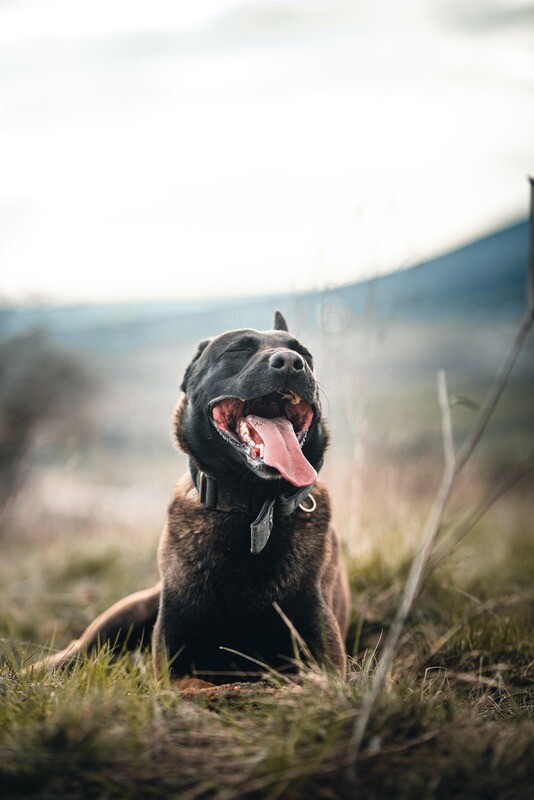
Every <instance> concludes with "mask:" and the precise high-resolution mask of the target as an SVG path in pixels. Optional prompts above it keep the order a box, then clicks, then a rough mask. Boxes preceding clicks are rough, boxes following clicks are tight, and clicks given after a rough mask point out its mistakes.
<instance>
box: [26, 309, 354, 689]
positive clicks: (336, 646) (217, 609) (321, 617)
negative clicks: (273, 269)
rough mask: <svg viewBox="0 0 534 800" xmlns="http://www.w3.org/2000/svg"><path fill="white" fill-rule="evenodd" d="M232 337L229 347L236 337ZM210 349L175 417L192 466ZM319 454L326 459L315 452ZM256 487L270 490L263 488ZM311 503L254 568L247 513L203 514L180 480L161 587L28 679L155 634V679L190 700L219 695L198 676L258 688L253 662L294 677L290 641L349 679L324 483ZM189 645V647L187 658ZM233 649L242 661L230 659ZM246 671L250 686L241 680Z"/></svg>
mask: <svg viewBox="0 0 534 800" xmlns="http://www.w3.org/2000/svg"><path fill="white" fill-rule="evenodd" d="M277 319H278V318H277ZM279 330H284V329H283V328H279ZM235 333H236V334H238V333H239V332H235ZM253 333H257V332H253ZM224 336H225V337H226V339H225V341H227V340H228V336H229V334H225V335H224ZM258 336H263V337H264V339H265V343H264V340H263V339H262V340H261V341H262V347H263V349H266V348H268V347H269V346H270V347H272V342H273V340H274V341H275V344H278V341H279V339H280V336H282V337H283V336H286V334H276V337H278V338H275V337H274V336H272V335H270V337H269V336H268V335H267V334H258ZM219 339H222V337H219ZM213 341H214V342H215V345H214V346H212V348H211V351H210V350H209V349H208V353H207V355H206V356H205V357H204V359H203V362H205V364H204V366H202V362H201V364H200V365H198V363H197V362H198V360H199V357H200V355H202V353H203V352H204V350H205V349H206V343H202V345H201V348H200V349H199V353H198V354H197V356H196V357H195V359H194V360H193V362H192V364H191V365H190V367H189V368H188V371H187V373H186V379H185V380H184V388H185V389H186V391H185V394H184V395H183V397H182V399H181V401H180V402H179V403H178V406H177V408H176V412H175V417H174V423H175V435H176V438H177V441H178V444H179V446H180V447H181V449H183V450H184V451H185V452H186V453H188V454H189V455H190V456H191V457H192V458H193V460H197V458H200V456H199V454H198V452H194V450H195V448H194V447H192V446H191V445H190V443H189V442H190V440H191V435H190V432H189V431H188V432H187V433H186V426H187V421H186V411H187V410H188V402H189V394H188V390H187V386H186V385H185V384H186V381H187V380H188V379H189V380H190V381H194V380H196V377H195V376H196V375H197V373H199V371H200V370H201V369H204V370H207V369H209V367H210V361H209V359H210V358H212V359H213V360H217V359H220V358H221V354H220V352H219V351H218V350H217V343H218V340H217V339H216V340H213ZM291 341H292V342H293V341H295V340H291ZM297 344H298V343H297ZM282 345H283V342H282ZM287 346H288V345H286V347H287ZM212 351H213V352H212ZM210 352H212V355H211V356H210ZM269 352H271V351H269ZM310 375H312V373H311V372H310ZM309 380H313V379H312V378H309ZM215 396H217V391H215ZM317 435H319V436H321V437H322V439H321V442H322V444H321V446H320V449H319V450H318V452H319V455H320V453H322V452H323V451H324V447H325V443H326V432H325V430H324V427H322V428H321V429H320V430H319V431H318V433H317ZM214 438H215V445H216V446H218V447H222V446H223V445H222V444H221V442H219V441H218V437H217V436H215V437H214ZM224 446H226V447H227V445H224ZM314 446H315V447H319V445H313V443H311V444H310V447H314ZM199 466H202V465H199ZM223 469H224V466H223ZM260 484H261V486H262V487H263V486H267V485H269V486H272V485H274V484H273V482H272V481H265V480H264V481H260ZM270 490H271V489H270ZM312 495H313V497H314V499H315V501H316V503H317V507H316V509H315V510H314V511H313V513H306V512H305V511H304V510H302V509H301V508H300V507H299V508H297V509H296V510H295V511H294V512H293V513H292V514H290V515H288V516H284V517H281V516H277V515H276V513H275V518H274V527H273V531H272V534H271V539H270V541H269V544H268V547H267V548H265V550H264V552H262V553H260V555H259V556H255V555H250V553H249V552H248V546H247V538H248V537H249V535H250V532H249V526H250V519H248V518H246V517H245V515H244V514H240V513H232V512H230V511H219V510H217V511H215V510H207V509H206V508H205V507H204V506H203V504H201V503H200V502H199V498H198V493H197V490H196V489H195V487H194V485H193V483H192V480H191V477H190V476H189V475H186V476H184V477H183V478H182V480H181V481H180V482H179V483H178V485H177V487H176V489H175V493H174V498H173V501H172V503H171V505H170V507H169V512H168V517H167V524H166V526H165V529H164V531H163V534H162V537H161V541H160V546H159V550H158V563H159V569H160V575H161V582H160V583H158V584H156V585H155V586H153V587H152V588H151V589H146V590H143V591H141V592H136V593H135V594H133V595H130V596H129V597H126V598H124V599H123V600H120V601H119V602H118V603H116V604H115V605H114V606H112V607H111V608H110V609H108V610H107V611H105V612H104V613H103V614H101V615H100V616H99V617H97V619H96V620H94V622H93V623H91V625H90V626H89V627H88V628H87V630H86V631H85V632H84V633H83V634H82V636H81V637H80V638H79V639H77V640H75V641H73V642H71V644H70V645H69V646H68V647H66V648H65V649H64V650H62V651H61V652H60V653H57V654H55V655H54V656H52V657H49V658H46V659H44V660H43V661H42V662H39V664H37V665H33V667H30V669H32V668H33V669H35V668H36V667H38V666H45V667H60V666H63V665H65V664H68V663H70V662H72V661H73V660H74V659H76V658H77V657H78V656H79V655H80V654H82V653H86V652H88V651H90V650H91V649H93V648H94V647H96V646H97V645H98V644H99V643H103V642H105V641H109V642H111V643H112V644H113V645H120V644H122V643H124V642H126V641H128V644H129V646H131V645H132V644H135V643H137V642H138V641H139V640H140V639H141V638H143V637H144V640H145V643H146V641H147V639H148V638H149V636H150V633H151V631H152V629H153V636H152V650H153V657H154V663H155V667H156V671H157V672H161V670H162V669H163V668H164V665H165V667H166V668H170V669H171V671H172V673H173V677H175V678H178V679H180V681H181V685H182V688H183V690H184V692H189V693H190V692H192V691H197V690H198V689H199V687H203V686H209V685H211V684H207V683H205V681H204V680H202V679H201V678H199V676H202V675H203V676H205V677H206V678H208V679H209V680H210V682H211V681H214V682H216V683H221V682H224V681H227V680H228V674H229V673H232V672H234V671H235V673H236V674H237V675H238V676H240V677H254V678H256V679H257V678H258V677H259V676H260V674H261V673H260V672H258V671H257V669H258V668H257V666H256V664H255V662H254V660H251V659H257V660H259V661H260V662H261V663H263V659H264V660H265V663H266V664H267V666H270V667H274V668H276V669H287V668H288V667H291V661H292V656H294V651H293V650H291V651H290V647H289V641H290V639H291V636H289V633H288V630H289V629H292V630H293V631H295V630H296V633H297V634H298V636H297V640H299V637H302V638H301V640H300V641H301V642H302V641H303V642H304V643H305V647H304V652H306V650H309V651H310V653H311V656H312V657H313V658H315V659H316V660H318V661H319V662H321V663H325V664H330V665H331V666H333V667H334V668H336V669H337V670H341V671H342V670H344V668H345V661H346V654H345V647H344V639H345V636H346V633H347V628H348V622H349V619H348V618H349V589H348V579H347V573H346V569H345V567H344V564H343V560H342V557H341V549H340V544H339V540H338V538H337V536H336V534H335V532H334V530H333V528H332V526H331V512H330V501H329V497H328V493H327V491H326V489H325V487H324V485H323V484H322V483H321V482H319V481H318V482H317V483H316V485H315V487H314V488H313V490H312ZM304 505H305V506H307V505H308V503H307V502H306V503H305V504H304ZM182 642H185V643H187V644H186V645H184V646H182V644H181V643H182ZM183 647H185V650H184V649H183ZM227 647H230V649H231V650H238V652H239V653H242V655H238V654H235V653H232V652H229V651H227V650H226V649H225V648H227ZM169 657H170V659H171V661H170V662H169ZM197 665H198V666H199V669H197ZM249 670H251V671H252V675H250V674H249V675H246V676H243V675H242V673H243V672H249ZM254 670H256V672H254Z"/></svg>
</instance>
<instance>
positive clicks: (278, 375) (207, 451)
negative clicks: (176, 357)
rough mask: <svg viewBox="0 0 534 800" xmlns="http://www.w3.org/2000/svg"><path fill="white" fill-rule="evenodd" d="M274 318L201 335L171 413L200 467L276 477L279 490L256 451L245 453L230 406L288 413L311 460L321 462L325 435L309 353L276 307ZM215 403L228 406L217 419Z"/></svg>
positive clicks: (264, 479)
mask: <svg viewBox="0 0 534 800" xmlns="http://www.w3.org/2000/svg"><path fill="white" fill-rule="evenodd" d="M275 325H276V326H277V327H278V328H279V329H278V330H272V331H263V332H262V331H256V330H253V329H248V328H245V329H241V330H235V331H229V332H227V333H223V334H221V335H220V336H217V337H215V338H213V339H211V340H209V339H208V340H205V341H203V342H201V343H200V345H199V348H198V351H197V353H196V355H195V357H194V359H193V361H192V362H191V364H190V365H189V366H188V368H187V370H186V373H185V376H184V380H183V383H182V387H181V388H182V390H183V392H184V393H185V396H184V397H183V398H182V400H181V402H180V404H179V406H178V409H177V412H176V415H175V435H176V439H177V441H178V444H179V446H180V447H181V448H182V449H183V450H185V451H186V452H187V453H188V454H189V455H191V456H192V458H193V460H194V461H195V462H196V464H197V466H198V467H199V468H200V469H202V470H203V471H205V472H207V473H208V474H217V475H219V474H221V472H225V473H226V474H228V475H230V476H232V477H233V478H235V479H238V480H245V481H251V480H252V481H254V482H258V481H261V483H264V484H267V483H269V484H270V487H269V492H272V491H273V490H275V489H276V487H275V486H274V485H273V484H275V483H276V484H279V486H280V490H281V491H284V490H285V489H286V488H287V483H286V482H285V481H284V480H283V479H282V477H281V475H280V473H279V472H278V471H277V470H276V469H273V468H272V467H270V466H268V465H266V464H264V463H262V461H261V459H260V458H250V457H249V454H248V451H249V448H248V447H247V446H245V444H244V443H243V442H242V441H240V440H239V439H240V437H239V434H238V433H236V431H235V425H236V420H235V418H234V411H235V416H237V418H238V419H239V418H241V419H242V418H243V417H244V416H245V415H247V414H257V415H258V416H260V417H263V416H268V417H274V416H276V417H278V416H282V417H283V416H285V417H286V418H288V419H289V420H290V421H291V423H292V425H293V427H294V430H295V434H296V435H297V437H298V441H299V442H300V444H301V448H302V453H303V455H304V456H305V458H306V459H307V460H308V461H309V463H310V464H311V465H312V466H313V467H314V468H317V467H319V465H320V463H321V462H322V458H323V454H324V450H325V448H326V439H327V436H326V433H325V431H324V426H323V423H322V420H321V405H320V401H319V393H318V386H317V383H316V380H315V377H314V374H313V359H312V356H311V354H310V353H309V351H308V350H307V349H306V348H305V347H304V346H303V345H302V344H301V343H300V342H299V341H298V340H297V339H295V337H294V336H292V335H291V334H290V333H289V332H288V331H287V330H284V329H283V326H284V325H285V320H284V319H283V317H282V315H278V314H277V317H276V319H275ZM280 356H281V357H282V360H283V358H286V359H288V358H289V359H290V360H291V359H294V360H293V362H292V363H295V364H298V369H289V370H284V369H276V364H277V363H278V361H277V358H278V359H279V357H280ZM273 364H274V368H273ZM220 408H224V410H225V414H226V416H225V417H224V420H223V423H222V425H221V412H220V411H219V409H220ZM214 416H215V418H216V419H214ZM216 420H217V421H216ZM237 424H239V423H237ZM241 424H242V423H241ZM221 427H222V430H221Z"/></svg>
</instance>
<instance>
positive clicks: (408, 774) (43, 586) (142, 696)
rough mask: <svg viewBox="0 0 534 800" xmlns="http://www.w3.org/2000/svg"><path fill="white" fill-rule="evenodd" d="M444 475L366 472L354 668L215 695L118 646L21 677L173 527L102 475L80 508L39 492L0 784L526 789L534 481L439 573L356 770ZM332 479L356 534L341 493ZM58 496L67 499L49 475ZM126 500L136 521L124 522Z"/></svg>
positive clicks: (270, 792)
mask: <svg viewBox="0 0 534 800" xmlns="http://www.w3.org/2000/svg"><path fill="white" fill-rule="evenodd" d="M438 469H439V468H438ZM438 469H436V475H435V476H433V474H432V471H431V470H430V469H429V466H428V465H425V464H420V465H419V466H417V465H415V466H414V465H413V464H404V465H398V466H394V465H390V467H389V468H388V470H387V471H385V470H383V469H382V470H378V468H376V471H375V472H373V468H372V466H371V465H369V468H368V469H367V470H366V472H365V478H364V479H362V480H363V482H362V484H361V485H360V486H359V487H357V488H358V491H360V492H361V493H362V495H363V496H365V498H366V503H365V512H364V513H362V514H360V516H359V517H358V525H357V526H356V527H355V526H353V529H352V532H351V537H352V547H351V553H352V554H351V556H350V568H351V578H352V589H353V626H352V631H351V641H350V642H349V650H350V654H351V663H350V670H349V673H348V677H347V679H346V680H342V679H340V678H339V677H335V676H333V675H329V674H327V673H325V672H324V671H322V670H320V669H319V668H317V669H313V668H311V669H307V670H306V671H304V672H303V674H302V677H301V678H300V679H299V680H298V681H294V682H286V681H285V680H282V679H281V678H277V677H276V676H266V677H268V678H270V680H269V681H268V682H265V683H262V684H260V685H258V686H252V687H251V688H250V689H249V690H248V691H247V693H246V694H245V693H242V694H238V695H235V694H234V695H228V696H225V697H219V698H217V699H216V700H213V699H212V700H211V701H210V700H207V699H202V698H200V697H197V698H196V699H193V700H184V699H182V698H181V697H180V696H179V695H178V694H177V693H176V692H175V691H174V690H173V688H172V686H170V685H168V683H166V682H165V681H164V680H162V681H157V680H156V679H155V678H154V676H153V674H152V668H151V665H150V660H149V659H148V658H147V657H145V656H140V657H138V658H136V659H133V660H132V659H128V658H126V657H124V658H121V659H119V660H118V661H117V662H115V663H110V659H109V656H108V654H107V653H105V652H104V653H100V654H98V655H96V656H94V657H92V658H91V659H89V660H88V661H87V662H85V663H82V664H79V665H78V666H77V667H76V668H75V669H74V670H73V671H71V672H67V673H64V674H55V675H45V674H38V675H33V676H28V675H22V674H21V671H20V669H19V666H20V664H21V663H23V662H24V661H25V660H26V659H28V658H30V657H31V656H32V654H33V653H36V652H42V650H40V649H39V648H38V647H37V645H38V644H42V643H44V642H48V644H49V645H50V646H52V647H56V646H57V647H60V646H61V645H63V644H64V643H65V642H66V641H68V639H69V638H70V637H72V636H73V635H76V634H78V633H79V632H80V631H81V630H82V629H83V627H84V626H85V624H86V623H87V622H88V621H90V620H91V619H92V618H93V616H94V615H95V614H96V613H98V612H99V611H100V610H102V609H103V608H105V607H106V606H107V605H108V604H109V603H111V602H113V601H114V600H116V599H118V598H119V597H120V596H121V595H123V594H125V593H127V592H129V591H132V590H135V589H136V588H140V587H143V586H148V585H150V583H151V581H152V580H153V579H154V578H155V577H156V571H155V548H156V542H157V538H158V533H159V531H158V528H159V525H160V522H161V521H162V516H161V519H160V518H158V515H157V514H154V513H153V512H152V507H153V506H154V505H157V503H155V502H154V503H151V500H152V501H154V498H153V497H152V498H149V497H143V496H142V493H141V494H140V493H139V492H134V491H133V490H130V494H129V495H127V496H126V498H125V497H124V496H123V495H124V493H123V495H121V497H118V496H117V497H115V498H114V497H110V496H109V489H106V490H104V489H103V488H100V489H99V488H98V487H93V488H92V494H91V495H90V496H89V498H88V500H87V508H90V509H91V511H90V512H89V511H87V509H85V510H84V511H83V513H80V512H79V511H78V513H75V509H74V508H73V507H70V508H69V507H68V504H67V505H65V504H63V505H61V504H60V503H59V500H58V502H57V503H56V505H52V506H50V505H48V506H46V505H45V504H44V503H43V495H42V494H39V492H38V491H37V488H36V487H35V486H34V487H33V488H28V489H27V490H26V491H25V492H24V493H23V494H22V495H21V497H20V498H19V502H18V504H17V506H16V507H15V508H14V509H13V510H12V514H11V516H10V518H9V519H8V520H7V521H4V525H3V528H2V533H1V536H2V541H1V544H2V560H1V563H0V586H1V589H0V591H1V609H2V611H1V615H0V630H1V633H0V635H1V637H2V642H1V648H2V650H1V652H2V670H1V684H0V691H1V694H2V702H1V703H0V795H1V796H2V797H6V798H11V797H12V798H18V797H39V798H56V797H62V798H91V797H94V798H137V797H139V798H164V797H180V798H191V800H192V799H193V798H203V797H210V798H211V797H214V798H241V797H247V798H280V797H281V798H325V800H327V799H330V798H355V797H362V798H366V799H367V798H369V799H370V800H372V799H373V798H406V800H408V798H410V800H414V799H415V798H436V799H437V798H499V800H505V798H506V799H507V800H521V798H525V800H526V798H527V797H530V796H532V795H531V792H532V785H533V780H534V774H533V770H532V752H533V745H534V725H533V722H532V685H531V679H530V676H529V670H530V669H531V667H532V663H533V660H534V646H533V641H532V628H533V625H532V622H533V618H532V617H533V615H532V606H531V605H530V601H531V599H532V595H530V598H529V591H530V590H531V586H532V575H533V574H534V542H533V539H532V536H531V533H532V519H533V518H534V498H533V497H532V482H531V483H530V485H529V484H528V479H527V480H525V481H524V482H523V484H522V485H520V486H518V487H516V489H515V490H514V491H513V492H512V493H510V494H508V495H507V496H505V497H504V498H502V499H501V500H500V501H499V503H498V504H497V505H496V506H494V508H493V509H492V510H491V511H490V512H489V513H488V514H487V515H486V517H485V518H484V519H483V520H482V521H481V522H480V523H479V524H478V526H477V528H476V529H475V530H474V531H472V533H470V534H469V536H468V537H466V539H465V540H464V541H463V542H462V544H461V546H460V547H459V548H457V549H456V550H455V551H454V552H453V553H452V554H451V555H450V556H449V557H448V558H447V559H446V560H445V561H444V562H443V563H442V564H441V566H440V567H439V569H438V570H437V571H436V572H435V573H434V574H433V576H432V577H431V579H430V580H429V581H428V582H427V584H426V586H425V589H424V592H423V593H422V595H421V597H420V598H419V601H418V603H417V605H416V608H415V609H414V611H413V613H412V615H411V618H410V621H409V625H408V626H407V627H406V629H405V633H404V636H403V639H402V644H401V647H400V651H399V653H398V656H397V658H396V659H395V662H394V666H393V670H392V673H391V676H390V679H389V680H388V683H387V687H386V689H385V691H384V693H383V695H382V696H381V698H380V702H379V704H378V707H377V708H376V710H375V713H374V715H373V717H372V719H371V724H370V727H369V730H368V732H367V735H366V738H365V742H364V746H363V750H362V751H361V753H360V758H359V760H358V763H357V764H354V758H353V747H352V741H351V739H352V735H353V731H354V724H355V720H356V719H357V715H358V710H359V708H360V705H361V701H362V696H363V694H364V692H365V690H366V687H367V686H368V684H369V680H370V678H371V676H372V674H373V671H374V669H375V667H376V659H377V656H378V654H379V652H380V646H381V643H382V642H383V639H384V635H385V633H386V631H387V629H388V625H389V624H390V621H391V619H392V615H393V613H394V610H395V608H396V604H397V601H398V598H399V595H400V592H401V590H402V585H403V580H404V577H405V575H406V572H407V568H408V566H409V561H410V558H411V555H412V552H413V548H414V546H415V542H416V541H417V536H418V533H419V530H420V525H421V520H422V519H423V517H424V514H425V513H426V510H427V508H428V504H429V503H430V501H431V497H432V492H433V489H434V485H435V481H436V480H437V472H438ZM327 477H329V479H330V480H332V478H333V477H334V476H333V471H332V470H330V475H328V473H327ZM483 483H484V481H483V480H482V479H477V477H476V475H472V476H471V478H470V479H469V480H468V481H467V484H466V488H465V490H464V492H463V493H462V494H461V496H460V498H459V501H458V506H457V508H456V509H455V510H453V517H454V516H455V515H458V514H461V512H462V511H463V510H467V509H468V508H469V507H470V506H472V504H473V503H474V502H476V500H477V498H478V496H479V494H480V493H481V492H482V491H483V488H484V487H483ZM61 487H62V482H61V480H60V479H58V483H57V491H58V493H60V489H61ZM334 489H335V492H334V494H335V495H336V496H337V507H338V510H339V511H338V515H337V516H338V519H337V521H338V527H339V529H340V530H341V531H342V533H343V534H347V533H348V528H349V522H350V519H349V517H350V513H348V512H347V510H346V508H347V507H346V505H343V503H342V502H341V499H342V497H343V496H344V490H343V488H342V487H341V486H338V485H335V486H334ZM71 491H72V492H74V495H76V491H75V487H71ZM46 495H47V496H49V497H52V496H55V493H54V483H53V480H52V482H51V483H50V482H49V483H48V484H47V485H46ZM78 495H79V492H78ZM353 499H354V498H353ZM119 500H121V502H119ZM158 500H159V498H158ZM122 507H126V508H128V509H129V513H126V512H125V513H122V514H119V513H118V511H117V509H120V508H122ZM113 509H115V511H113ZM163 511H164V506H162V513H163Z"/></svg>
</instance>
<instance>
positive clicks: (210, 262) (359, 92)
mask: <svg viewBox="0 0 534 800" xmlns="http://www.w3.org/2000/svg"><path fill="white" fill-rule="evenodd" d="M533 90H534V5H533V4H532V3H525V2H518V1H517V0H470V1H469V3H466V2H465V0H374V1H372V0H359V2H355V1H354V0H351V1H350V2H349V0H307V2H296V1H293V2H290V1H289V0H265V1H264V2H243V1H242V2H235V0H234V1H232V0H195V2H194V3H191V2H190V3H185V2H177V0H150V2H148V0H147V1H146V2H140V0H91V2H87V0H0V301H4V302H10V303H12V302H35V301H37V300H38V301H46V302H60V303H76V302H92V301H98V302H100V301H114V302H116V301H130V300H135V301H138V300H143V299H145V300H158V299H165V300H171V299H177V300H188V299H190V298H197V297H205V296H210V297H219V296H220V297H222V296H232V295H251V294H256V293H269V294H271V293H273V292H278V291H280V292H286V291H292V290H303V289H318V288H322V289H324V288H328V287H331V286H335V285H339V284H343V283H349V282H353V281H356V280H360V279H363V278H366V277H370V276H373V275H376V274H380V273H383V272H387V271H390V270H393V269H398V268H402V267H404V266H407V265H409V264H412V263H416V262H418V261H420V260H423V259H425V258H428V257H431V256H432V255H435V254H438V253H441V252H444V251H446V250H448V249H451V248H453V247H455V246H458V245H460V244H462V243H465V242H466V241H469V240H471V239H474V238H477V237H478V236H480V235H484V234H486V233H488V232H490V231H492V230H494V229H496V228H498V227H502V226H504V225H506V224H508V223H510V222H513V221H516V220H517V219H520V218H523V217H525V216H526V215H527V211H528V187H527V181H526V176H527V175H528V174H531V173H533V172H534V91H533Z"/></svg>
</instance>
